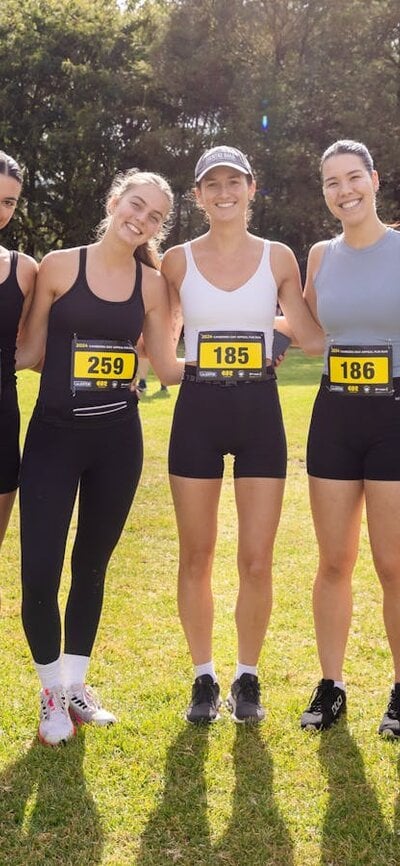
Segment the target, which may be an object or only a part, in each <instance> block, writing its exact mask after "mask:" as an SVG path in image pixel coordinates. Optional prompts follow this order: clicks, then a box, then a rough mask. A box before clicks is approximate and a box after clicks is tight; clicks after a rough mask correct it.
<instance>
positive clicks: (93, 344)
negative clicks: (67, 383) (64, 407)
mask: <svg viewBox="0 0 400 866" xmlns="http://www.w3.org/2000/svg"><path fill="white" fill-rule="evenodd" d="M137 365H138V359H137V354H136V351H135V349H134V348H133V345H132V343H131V342H130V341H129V340H127V341H126V342H121V343H119V342H117V341H114V340H91V339H89V340H87V339H82V338H80V337H76V336H74V337H73V339H72V349H71V390H72V393H73V394H75V393H76V391H111V390H115V389H116V388H130V386H131V382H132V379H133V378H134V377H135V373H136V370H137Z"/></svg>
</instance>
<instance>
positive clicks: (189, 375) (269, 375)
mask: <svg viewBox="0 0 400 866" xmlns="http://www.w3.org/2000/svg"><path fill="white" fill-rule="evenodd" d="M196 372H197V367H195V366H193V365H192V364H185V369H184V373H183V376H182V382H194V383H195V384H196V385H218V386H219V387H220V388H233V387H236V386H237V385H259V384H260V383H261V382H268V381H270V380H273V379H276V374H275V368H274V367H273V366H272V364H271V365H270V366H269V367H266V368H265V372H266V376H265V377H264V379H245V380H244V381H241V380H240V379H239V380H238V379H235V381H233V382H232V381H231V380H230V379H229V380H226V381H221V380H220V379H201V380H199V379H197V378H196Z"/></svg>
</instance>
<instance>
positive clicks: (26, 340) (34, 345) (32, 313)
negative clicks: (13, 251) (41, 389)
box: [16, 253, 59, 370]
mask: <svg viewBox="0 0 400 866" xmlns="http://www.w3.org/2000/svg"><path fill="white" fill-rule="evenodd" d="M56 256H57V254H55V253H49V254H48V255H47V256H45V258H44V259H43V261H42V263H41V265H40V267H39V271H38V274H37V278H36V286H35V291H34V294H33V299H32V303H27V306H28V307H29V309H27V311H26V316H24V318H23V321H22V323H21V327H20V331H19V334H18V342H17V354H16V369H17V370H22V369H25V368H27V367H28V368H34V367H37V366H38V365H40V364H41V362H42V360H43V357H44V354H45V348H46V339H47V325H48V318H49V312H50V309H51V306H52V304H53V302H54V300H55V297H56V295H57V288H56V287H57V284H58V271H59V260H58V259H57V258H56Z"/></svg>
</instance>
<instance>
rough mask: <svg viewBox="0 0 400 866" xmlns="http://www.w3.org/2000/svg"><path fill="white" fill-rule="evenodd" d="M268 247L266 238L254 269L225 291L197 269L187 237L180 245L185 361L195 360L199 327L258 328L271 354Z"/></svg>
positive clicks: (272, 295) (273, 294)
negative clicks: (183, 265) (183, 261)
mask: <svg viewBox="0 0 400 866" xmlns="http://www.w3.org/2000/svg"><path fill="white" fill-rule="evenodd" d="M270 247H271V244H270V241H267V240H265V241H264V249H263V253H262V256H261V261H260V264H259V265H258V268H257V270H256V271H255V272H254V274H253V275H252V276H251V277H250V279H249V280H247V282H245V283H244V284H243V285H242V286H239V288H237V289H234V290H233V291H229V292H228V291H225V290H224V289H218V288H217V286H213V284H212V283H210V282H209V281H208V280H206V278H205V277H203V275H202V274H201V273H200V271H199V269H198V267H197V265H196V263H195V260H194V258H193V253H192V248H191V244H190V241H188V242H187V243H185V244H184V245H183V248H184V250H185V255H186V273H185V276H184V279H183V281H182V286H181V291H180V298H181V305H182V312H183V324H184V341H185V358H186V361H187V362H191V361H192V362H196V360H197V341H198V334H199V331H214V330H224V331H230V330H232V331H233V330H236V331H261V332H263V334H264V339H265V354H266V357H267V358H271V351H272V338H273V333H272V332H273V328H274V317H275V315H276V305H277V299H278V289H277V285H276V282H275V278H274V275H273V273H272V270H271V264H270Z"/></svg>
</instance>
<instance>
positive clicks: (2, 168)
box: [0, 150, 24, 184]
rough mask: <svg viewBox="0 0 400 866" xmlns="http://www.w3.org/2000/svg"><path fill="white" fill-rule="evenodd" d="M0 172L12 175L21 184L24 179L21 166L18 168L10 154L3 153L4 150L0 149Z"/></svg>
mask: <svg viewBox="0 0 400 866" xmlns="http://www.w3.org/2000/svg"><path fill="white" fill-rule="evenodd" d="M0 174H6V175H8V177H13V178H14V179H15V180H17V181H18V183H21V184H22V181H23V179H24V176H23V173H22V168H20V166H19V165H18V163H17V162H16V160H15V159H13V158H12V156H9V155H8V153H5V152H4V150H0Z"/></svg>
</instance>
